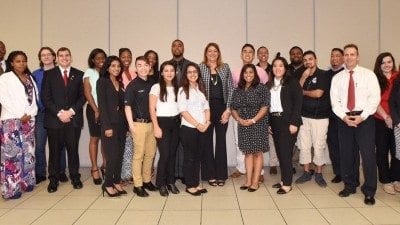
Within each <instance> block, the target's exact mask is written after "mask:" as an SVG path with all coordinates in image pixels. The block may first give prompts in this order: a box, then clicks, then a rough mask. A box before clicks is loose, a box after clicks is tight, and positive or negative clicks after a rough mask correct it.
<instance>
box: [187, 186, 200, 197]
mask: <svg viewBox="0 0 400 225" xmlns="http://www.w3.org/2000/svg"><path fill="white" fill-rule="evenodd" d="M186 192H187V193H189V194H191V195H193V196H200V195H201V192H200V191H199V190H196V191H195V192H190V191H189V189H187V188H186Z"/></svg>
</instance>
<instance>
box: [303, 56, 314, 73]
mask: <svg viewBox="0 0 400 225" xmlns="http://www.w3.org/2000/svg"><path fill="white" fill-rule="evenodd" d="M303 63H304V66H305V67H306V68H310V69H315V68H316V67H317V59H316V58H315V57H314V55H312V54H307V55H304V56H303Z"/></svg>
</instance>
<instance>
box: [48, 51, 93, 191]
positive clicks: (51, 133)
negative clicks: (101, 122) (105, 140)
mask: <svg viewBox="0 0 400 225" xmlns="http://www.w3.org/2000/svg"><path fill="white" fill-rule="evenodd" d="M57 62H58V66H57V67H54V68H53V69H50V70H46V71H45V72H44V77H43V84H42V93H41V97H42V102H43V105H44V107H45V118H44V127H45V128H46V129H47V134H48V140H49V164H48V172H49V180H50V183H49V186H48V187H47V191H48V192H49V193H52V192H56V191H57V187H58V181H59V177H58V171H60V151H61V149H63V148H64V146H66V148H67V154H68V169H69V176H70V178H71V184H72V186H73V188H74V189H80V188H82V182H81V180H80V177H81V175H80V174H79V154H78V146H79V138H80V135H81V129H82V126H83V110H82V107H83V105H84V104H85V102H86V100H85V96H84V94H83V82H82V77H83V72H82V71H80V70H77V69H75V68H73V67H71V63H72V57H71V51H70V50H69V49H68V48H65V47H62V48H60V49H58V51H57Z"/></svg>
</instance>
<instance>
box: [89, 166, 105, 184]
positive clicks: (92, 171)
mask: <svg viewBox="0 0 400 225" xmlns="http://www.w3.org/2000/svg"><path fill="white" fill-rule="evenodd" d="M98 171H99V169H97V170H91V171H90V172H91V173H92V178H93V183H94V184H95V185H100V184H101V183H102V182H103V180H102V179H101V178H100V177H99V178H94V176H93V174H94V173H96V172H98Z"/></svg>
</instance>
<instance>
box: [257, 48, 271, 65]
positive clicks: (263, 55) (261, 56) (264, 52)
mask: <svg viewBox="0 0 400 225" xmlns="http://www.w3.org/2000/svg"><path fill="white" fill-rule="evenodd" d="M257 58H258V61H260V62H268V58H269V52H268V49H267V48H260V49H258V51H257Z"/></svg>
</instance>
